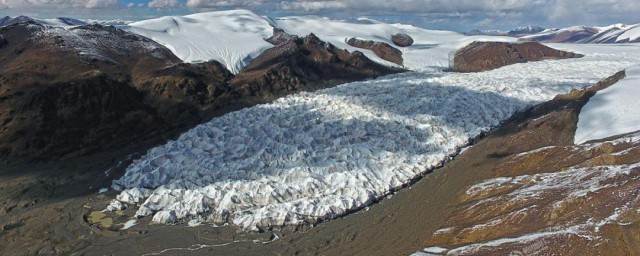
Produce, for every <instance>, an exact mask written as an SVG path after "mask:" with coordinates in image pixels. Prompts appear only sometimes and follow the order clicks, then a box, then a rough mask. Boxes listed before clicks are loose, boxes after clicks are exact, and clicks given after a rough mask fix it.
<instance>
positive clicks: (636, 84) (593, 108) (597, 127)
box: [574, 66, 640, 144]
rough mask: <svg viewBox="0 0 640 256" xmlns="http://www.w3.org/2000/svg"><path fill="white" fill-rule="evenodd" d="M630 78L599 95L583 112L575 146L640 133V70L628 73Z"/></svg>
mask: <svg viewBox="0 0 640 256" xmlns="http://www.w3.org/2000/svg"><path fill="white" fill-rule="evenodd" d="M626 74H627V77H625V78H624V79H622V80H621V81H619V82H618V83H616V84H614V85H612V86H611V87H609V88H606V89H604V90H602V91H599V92H598V93H597V94H596V95H595V96H593V97H592V98H591V99H590V100H589V102H587V104H586V105H585V106H584V107H583V108H582V110H581V111H580V116H579V117H578V129H577V130H576V134H575V139H574V141H575V143H576V144H581V143H584V142H587V141H590V140H597V139H604V138H607V137H611V136H615V135H620V134H625V133H630V132H634V131H637V130H640V111H638V106H639V105H638V100H639V99H640V66H634V67H632V68H629V69H627V70H626Z"/></svg>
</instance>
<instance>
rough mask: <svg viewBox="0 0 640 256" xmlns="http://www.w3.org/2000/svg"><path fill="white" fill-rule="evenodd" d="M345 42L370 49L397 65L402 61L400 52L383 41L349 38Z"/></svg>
mask: <svg viewBox="0 0 640 256" xmlns="http://www.w3.org/2000/svg"><path fill="white" fill-rule="evenodd" d="M347 44H349V45H351V46H353V47H356V48H360V49H367V50H371V51H372V52H373V53H375V54H376V55H377V56H378V57H380V58H381V59H383V60H386V61H389V62H393V63H395V64H398V65H402V62H403V61H404V60H403V59H402V52H401V51H400V50H398V49H396V48H394V47H393V46H391V45H389V44H387V43H385V42H376V41H373V40H362V39H357V38H351V39H349V40H348V41H347Z"/></svg>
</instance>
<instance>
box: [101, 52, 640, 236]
mask: <svg viewBox="0 0 640 256" xmlns="http://www.w3.org/2000/svg"><path fill="white" fill-rule="evenodd" d="M560 46H562V47H565V48H567V47H568V48H570V47H573V46H572V45H560ZM629 47H630V48H626V49H624V51H626V50H634V51H637V50H638V48H637V47H636V46H629ZM631 48H634V49H631ZM582 49H583V50H588V51H589V52H587V57H585V58H582V59H569V60H562V61H541V62H533V63H525V64H516V65H511V66H507V67H503V68H501V69H497V70H493V71H489V72H483V73H469V74H460V73H443V72H437V71H431V72H420V73H406V74H400V75H392V76H387V77H383V78H379V79H377V80H371V81H364V82H356V83H349V84H344V85H341V86H338V87H334V88H330V89H325V90H320V91H317V92H313V93H301V94H297V95H291V96H288V97H285V98H282V99H279V100H277V101H275V102H273V103H271V104H265V105H258V106H255V107H252V108H247V109H244V110H241V111H237V112H232V113H229V114H227V115H224V116H222V117H219V118H215V119H213V120H211V121H209V122H207V123H205V124H202V125H199V126H197V127H196V128H194V129H192V130H190V131H188V132H186V133H184V134H183V135H181V136H180V137H179V138H178V139H177V140H175V141H170V142H168V143H167V144H165V145H162V146H159V147H156V148H153V149H151V150H149V151H148V152H147V154H146V155H145V156H143V157H142V158H140V159H137V160H135V161H134V163H133V164H132V165H131V166H129V167H128V168H127V171H126V174H125V175H124V176H123V177H122V178H120V179H118V180H115V181H114V182H113V188H114V189H116V190H121V193H120V195H119V196H118V197H117V200H115V201H114V202H113V204H112V205H113V207H111V209H117V208H118V207H121V206H120V205H119V203H125V204H129V205H134V204H135V205H138V206H139V208H138V210H137V213H136V214H137V215H138V216H153V220H154V221H156V222H161V223H171V222H176V221H180V220H184V221H185V222H186V221H188V220H189V219H196V220H204V221H207V222H213V223H217V224H222V223H232V224H235V225H238V226H240V227H242V228H243V229H245V230H259V229H264V228H269V227H278V226H283V225H295V224H301V223H312V224H313V223H316V222H317V221H319V220H325V219H331V218H335V217H338V216H341V215H344V214H347V213H349V212H351V211H354V210H357V209H361V208H363V207H365V206H367V205H368V204H370V203H371V202H373V201H374V200H376V199H379V198H381V197H384V196H386V195H387V194H389V193H390V192H391V191H393V190H394V189H396V188H399V187H401V186H403V185H404V184H407V183H408V182H409V181H410V180H411V179H413V178H416V177H418V176H420V175H422V174H424V173H425V172H428V171H429V170H431V169H433V168H434V167H437V166H439V165H440V164H441V163H443V162H444V161H447V160H448V159H449V157H450V156H451V155H454V154H456V153H457V151H458V150H459V149H460V148H461V147H464V146H465V145H467V144H468V142H469V140H470V138H473V137H475V136H477V135H479V134H480V133H482V132H484V131H488V130H489V129H490V128H491V127H494V126H496V125H498V124H499V123H500V122H501V121H502V120H505V119H507V118H509V117H510V116H511V115H512V114H514V113H515V112H517V111H519V110H523V109H524V108H527V107H529V106H532V105H533V104H536V103H539V102H542V101H547V100H550V99H552V98H553V97H554V96H555V95H557V94H560V93H566V92H568V91H569V90H571V89H574V88H581V87H584V86H586V85H590V84H593V83H595V82H597V81H599V80H601V79H603V78H606V77H608V76H610V75H612V74H614V73H615V72H617V71H619V70H622V69H625V68H627V67H628V66H631V65H632V64H634V63H638V62H639V59H638V57H635V58H636V59H632V57H624V58H623V57H621V55H619V52H620V51H623V50H621V49H620V48H618V46H599V47H598V48H588V49H586V48H582ZM632 56H636V55H632ZM441 57H443V56H441Z"/></svg>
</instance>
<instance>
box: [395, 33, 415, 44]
mask: <svg viewBox="0 0 640 256" xmlns="http://www.w3.org/2000/svg"><path fill="white" fill-rule="evenodd" d="M391 41H392V42H393V43H394V44H395V45H397V46H400V47H409V46H412V45H413V38H411V37H410V36H409V35H407V34H403V33H398V34H395V35H392V36H391Z"/></svg>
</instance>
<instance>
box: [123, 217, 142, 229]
mask: <svg viewBox="0 0 640 256" xmlns="http://www.w3.org/2000/svg"><path fill="white" fill-rule="evenodd" d="M137 224H138V223H137V221H136V220H135V219H133V220H128V221H127V222H125V223H124V226H123V227H122V230H127V229H130V228H132V227H133V226H135V225H137Z"/></svg>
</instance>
